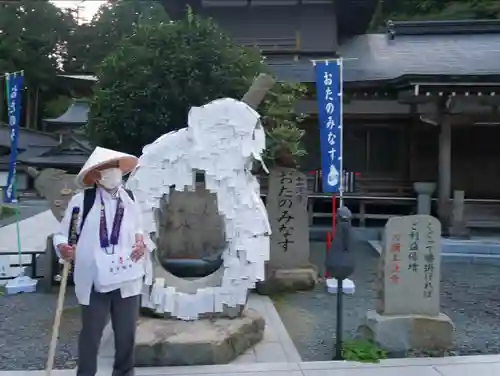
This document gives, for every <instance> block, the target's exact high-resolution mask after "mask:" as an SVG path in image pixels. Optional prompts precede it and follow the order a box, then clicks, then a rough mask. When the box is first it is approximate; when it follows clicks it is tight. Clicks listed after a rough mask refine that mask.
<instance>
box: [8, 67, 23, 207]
mask: <svg viewBox="0 0 500 376" xmlns="http://www.w3.org/2000/svg"><path fill="white" fill-rule="evenodd" d="M23 78H24V77H23V75H22V74H7V75H6V76H5V82H6V89H7V114H8V117H9V134H10V158H9V173H8V176H7V186H6V188H5V193H4V195H5V197H4V201H5V202H6V203H12V202H15V201H16V189H15V184H16V159H17V139H18V136H19V123H20V114H21V92H22V89H23Z"/></svg>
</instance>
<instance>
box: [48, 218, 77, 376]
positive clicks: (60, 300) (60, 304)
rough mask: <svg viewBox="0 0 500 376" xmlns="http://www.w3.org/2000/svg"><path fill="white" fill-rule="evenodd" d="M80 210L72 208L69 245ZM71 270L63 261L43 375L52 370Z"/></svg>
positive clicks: (75, 238)
mask: <svg viewBox="0 0 500 376" xmlns="http://www.w3.org/2000/svg"><path fill="white" fill-rule="evenodd" d="M79 214H80V208H73V212H72V214H71V224H70V227H69V234H70V236H69V245H71V246H75V245H76V242H77V237H78V235H77V234H76V227H77V224H78V216H79ZM70 268H71V261H64V267H63V271H62V277H61V284H60V285H59V295H58V297H57V306H56V315H55V317H54V326H53V327H52V338H51V340H50V347H49V356H48V358H47V367H46V369H45V374H46V375H47V376H50V375H51V373H52V368H54V358H55V355H56V346H57V339H58V337H59V326H60V325H61V316H62V311H63V308H64V296H65V295H66V286H67V285H68V276H69V271H70Z"/></svg>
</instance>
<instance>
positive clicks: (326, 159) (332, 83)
mask: <svg viewBox="0 0 500 376" xmlns="http://www.w3.org/2000/svg"><path fill="white" fill-rule="evenodd" d="M314 72H315V77H316V96H317V98H318V119H319V126H320V147H321V170H322V181H323V192H326V193H338V192H340V190H341V184H342V182H341V179H342V61H341V60H330V61H317V62H315V63H314Z"/></svg>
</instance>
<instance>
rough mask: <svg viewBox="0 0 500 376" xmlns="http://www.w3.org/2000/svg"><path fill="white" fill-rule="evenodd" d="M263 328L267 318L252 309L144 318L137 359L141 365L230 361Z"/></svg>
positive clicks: (258, 336) (259, 336)
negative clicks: (216, 315)
mask: <svg viewBox="0 0 500 376" xmlns="http://www.w3.org/2000/svg"><path fill="white" fill-rule="evenodd" d="M264 328H265V320H264V319H263V318H262V317H261V316H260V315H259V314H258V313H257V312H255V311H253V310H251V309H247V310H245V311H244V312H243V314H242V316H241V317H238V318H235V319H227V318H220V319H211V320H210V319H203V320H198V321H189V322H187V321H180V320H165V319H149V318H142V319H140V321H139V324H138V326H137V332H136V333H137V334H136V347H135V363H136V366H138V367H153V366H188V365H189V366H190V365H206V364H227V363H229V362H230V361H232V360H234V359H235V358H236V357H237V356H238V355H240V354H242V353H243V352H245V351H246V350H247V349H248V348H250V347H253V346H254V345H256V344H257V343H258V342H260V341H261V340H262V338H263V336H264Z"/></svg>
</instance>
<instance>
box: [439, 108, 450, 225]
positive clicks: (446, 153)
mask: <svg viewBox="0 0 500 376" xmlns="http://www.w3.org/2000/svg"><path fill="white" fill-rule="evenodd" d="M441 119H442V121H441V124H440V127H441V129H440V132H439V171H438V198H439V201H438V215H439V219H440V220H441V224H442V228H443V231H446V230H447V228H448V225H449V223H450V195H451V120H450V117H449V116H446V115H445V116H442V117H441Z"/></svg>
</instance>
